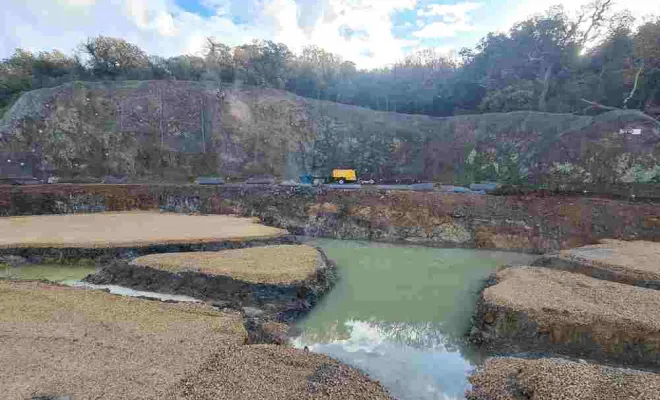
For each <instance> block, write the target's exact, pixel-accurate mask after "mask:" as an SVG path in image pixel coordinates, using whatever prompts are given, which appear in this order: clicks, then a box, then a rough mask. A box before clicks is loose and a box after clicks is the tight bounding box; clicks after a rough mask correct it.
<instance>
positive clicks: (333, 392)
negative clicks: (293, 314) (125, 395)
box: [165, 345, 390, 400]
mask: <svg viewBox="0 0 660 400" xmlns="http://www.w3.org/2000/svg"><path fill="white" fill-rule="evenodd" d="M165 398H166V399H177V400H178V399H181V400H184V399H185V400H223V399H268V400H278V399H282V400H289V399H337V400H344V399H389V398H390V397H389V395H388V394H387V392H386V391H385V390H384V389H383V388H382V387H381V386H380V384H378V383H376V382H374V381H372V380H370V379H368V378H367V377H365V376H364V375H362V374H361V373H359V372H358V371H356V370H355V369H352V368H350V367H348V366H346V365H343V364H340V363H339V362H337V361H335V360H333V359H331V358H329V357H327V356H324V355H322V354H315V353H310V352H306V351H301V350H296V349H291V348H286V347H281V346H274V345H251V346H240V347H231V348H224V349H221V350H220V351H218V352H217V353H215V354H213V356H212V357H211V358H210V359H208V360H207V361H206V362H205V363H204V364H203V365H202V366H201V367H200V368H199V369H196V370H194V371H191V373H190V374H188V376H186V377H185V378H184V379H182V380H181V381H180V382H178V383H176V384H175V385H173V386H172V387H171V389H170V392H169V393H168V395H167V396H166V397H165Z"/></svg>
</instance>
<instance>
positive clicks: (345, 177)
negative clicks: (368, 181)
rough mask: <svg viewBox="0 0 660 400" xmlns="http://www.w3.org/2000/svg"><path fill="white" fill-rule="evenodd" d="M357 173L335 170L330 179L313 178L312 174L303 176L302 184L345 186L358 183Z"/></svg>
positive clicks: (301, 178) (322, 177)
mask: <svg viewBox="0 0 660 400" xmlns="http://www.w3.org/2000/svg"><path fill="white" fill-rule="evenodd" d="M357 180H358V179H357V173H356V172H355V170H354V169H339V168H336V169H333V170H332V175H330V176H329V177H325V176H312V175H310V174H308V175H303V176H301V177H300V182H302V183H308V184H313V185H320V184H323V183H338V184H340V185H343V184H345V183H356V182H357Z"/></svg>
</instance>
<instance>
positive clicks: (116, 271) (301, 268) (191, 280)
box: [85, 245, 335, 322]
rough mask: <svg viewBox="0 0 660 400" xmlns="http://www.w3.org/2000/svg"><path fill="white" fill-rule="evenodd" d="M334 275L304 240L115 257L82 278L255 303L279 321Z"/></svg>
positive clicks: (311, 299) (300, 309) (307, 303)
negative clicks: (284, 243)
mask: <svg viewBox="0 0 660 400" xmlns="http://www.w3.org/2000/svg"><path fill="white" fill-rule="evenodd" d="M334 279H335V268H334V264H333V263H332V262H330V261H329V260H328V259H327V258H326V257H325V254H324V253H323V252H322V251H321V250H319V249H316V248H314V247H310V246H306V245H273V246H262V247H250V248H243V249H233V250H222V251H214V252H185V253H163V254H151V255H147V256H143V257H138V258H136V259H134V260H132V261H131V262H130V263H129V262H125V261H116V262H114V263H111V264H109V265H107V266H105V267H104V268H103V269H102V270H101V271H99V272H98V273H96V274H94V275H91V276H88V277H87V278H85V280H86V281H87V282H89V283H94V284H102V285H108V284H112V285H120V286H126V287H130V288H133V289H139V290H146V291H152V292H160V293H169V294H178V295H186V296H191V297H194V298H198V299H205V300H212V301H216V302H217V301H220V302H225V303H229V304H230V305H231V306H232V307H235V308H238V307H242V308H244V307H250V308H257V309H258V311H257V312H258V313H265V314H266V315H267V316H268V318H267V319H268V320H272V319H274V320H277V321H278V322H292V321H293V320H294V319H296V318H298V317H300V316H302V314H304V313H305V312H306V311H308V310H309V309H310V308H311V307H312V306H313V305H314V304H316V302H317V301H318V299H319V298H320V297H321V296H322V295H323V294H324V293H325V292H327V291H328V290H329V289H330V287H331V286H332V284H333V283H334Z"/></svg>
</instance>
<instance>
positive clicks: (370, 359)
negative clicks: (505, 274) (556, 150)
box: [293, 239, 535, 399]
mask: <svg viewBox="0 0 660 400" xmlns="http://www.w3.org/2000/svg"><path fill="white" fill-rule="evenodd" d="M311 244H314V245H318V246H320V247H322V248H323V249H324V250H325V252H326V253H327V254H328V256H329V257H330V258H331V259H333V260H334V261H336V262H337V265H338V266H339V271H338V272H339V281H338V282H337V284H336V286H335V287H334V288H333V290H332V291H331V292H330V293H328V294H327V295H326V296H325V297H324V299H323V300H322V301H321V302H320V304H318V305H317V306H316V307H315V308H314V309H312V311H311V313H310V314H309V315H308V317H307V318H306V319H305V320H303V321H301V322H300V323H299V324H298V327H297V328H298V330H299V332H300V335H299V336H298V337H297V338H296V339H295V340H294V343H293V344H294V345H295V346H298V347H304V346H307V347H308V348H309V349H310V350H312V351H315V352H319V353H324V354H327V355H329V356H331V357H335V358H337V359H339V360H341V361H343V362H345V363H347V364H350V365H353V366H355V367H358V368H360V369H362V370H363V371H365V372H366V373H368V374H369V375H370V376H372V377H374V378H375V379H377V380H379V381H380V382H381V384H383V386H385V387H386V388H387V389H388V390H389V391H390V393H391V394H392V395H393V396H395V397H397V398H400V399H462V398H463V397H464V393H465V389H467V388H468V382H467V376H468V375H469V373H470V371H471V370H472V369H473V368H474V365H476V364H477V363H479V362H480V360H481V355H480V354H479V353H478V352H476V351H475V350H474V349H472V348H471V347H470V346H469V345H468V344H467V343H465V341H464V334H465V332H466V330H467V329H469V322H470V317H471V316H472V312H473V310H474V306H475V302H476V299H477V296H478V290H479V288H480V286H481V282H482V281H483V279H484V278H486V277H487V276H488V274H490V273H491V272H492V271H494V270H495V269H496V268H497V267H498V266H500V265H503V264H525V263H529V262H531V261H532V260H533V259H534V258H535V257H534V256H530V255H525V254H518V253H509V252H497V251H477V250H468V249H431V248H423V247H413V246H395V245H384V244H376V243H369V242H355V241H337V240H324V239H322V240H314V241H311Z"/></svg>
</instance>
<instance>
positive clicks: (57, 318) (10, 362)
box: [0, 280, 247, 400]
mask: <svg viewBox="0 0 660 400" xmlns="http://www.w3.org/2000/svg"><path fill="white" fill-rule="evenodd" d="M0 304H2V307H0V360H2V362H0V388H2V395H0V397H2V398H3V399H7V400H14V399H16V400H18V399H21V400H22V399H29V398H32V397H34V396H40V395H42V396H43V395H70V396H72V398H73V399H75V400H78V399H153V398H159V397H162V395H163V392H164V391H165V389H166V388H167V387H168V386H169V385H171V384H174V383H175V382H177V381H179V380H180V379H182V378H183V376H184V375H185V373H186V372H187V371H188V370H190V369H191V368H195V367H196V366H197V365H198V364H199V363H200V360H202V359H204V358H205V357H207V356H208V355H209V353H210V352H212V351H214V350H216V349H219V348H223V347H226V346H229V345H239V344H240V343H243V342H244V340H245V338H246V336H247V335H246V332H245V330H244V328H243V319H242V316H241V315H240V314H238V313H221V312H218V311H214V310H213V309H211V308H210V307H208V306H205V305H200V304H190V303H179V304H168V303H162V302H158V301H149V300H142V299H135V298H128V297H120V296H115V295H111V294H108V293H105V292H102V291H90V290H86V289H74V288H69V287H63V286H56V285H50V284H45V283H38V282H15V281H14V282H12V281H1V280H0Z"/></svg>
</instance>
